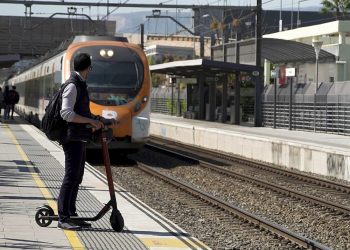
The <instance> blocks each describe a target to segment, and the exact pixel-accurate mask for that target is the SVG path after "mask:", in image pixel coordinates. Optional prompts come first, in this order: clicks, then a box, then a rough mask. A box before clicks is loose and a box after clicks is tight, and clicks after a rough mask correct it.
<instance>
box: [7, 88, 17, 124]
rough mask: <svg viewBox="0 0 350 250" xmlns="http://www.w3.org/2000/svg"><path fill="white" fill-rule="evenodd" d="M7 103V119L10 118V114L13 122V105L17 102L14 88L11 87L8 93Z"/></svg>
mask: <svg viewBox="0 0 350 250" xmlns="http://www.w3.org/2000/svg"><path fill="white" fill-rule="evenodd" d="M8 102H9V106H10V107H9V113H8V116H9V117H8V119H9V118H10V113H11V119H12V120H13V112H14V111H15V105H16V104H17V103H18V102H19V94H18V92H17V91H16V86H12V89H11V90H9V92H8Z"/></svg>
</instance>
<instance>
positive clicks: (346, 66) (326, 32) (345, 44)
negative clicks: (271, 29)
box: [264, 20, 350, 83]
mask: <svg viewBox="0 0 350 250" xmlns="http://www.w3.org/2000/svg"><path fill="white" fill-rule="evenodd" d="M349 32H350V21H340V20H338V21H333V22H328V23H323V24H318V25H313V26H307V27H301V28H297V29H292V30H286V31H282V32H277V33H271V34H267V35H264V38H275V39H284V40H292V41H296V42H301V43H305V44H309V45H311V44H312V41H315V40H317V41H322V42H323V45H322V48H321V49H322V50H325V51H327V52H329V53H331V54H333V55H334V56H335V59H336V60H335V62H332V63H329V62H327V63H324V62H320V65H319V67H320V69H319V82H339V81H348V80H350V74H349V72H350V36H349ZM290 66H293V64H290ZM294 66H297V67H298V76H297V78H298V79H297V82H298V83H309V82H314V81H315V73H314V72H315V61H312V62H306V63H303V64H302V65H300V64H299V65H298V62H296V63H294Z"/></svg>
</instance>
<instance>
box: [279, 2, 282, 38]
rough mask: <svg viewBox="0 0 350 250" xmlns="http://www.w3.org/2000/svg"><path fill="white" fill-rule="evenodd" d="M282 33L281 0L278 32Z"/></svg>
mask: <svg viewBox="0 0 350 250" xmlns="http://www.w3.org/2000/svg"><path fill="white" fill-rule="evenodd" d="M281 31H282V0H281V2H280V21H279V32H281Z"/></svg>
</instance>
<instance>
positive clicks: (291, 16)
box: [290, 0, 294, 30]
mask: <svg viewBox="0 0 350 250" xmlns="http://www.w3.org/2000/svg"><path fill="white" fill-rule="evenodd" d="M293 12H294V1H293V0H292V11H291V13H290V29H291V30H292V29H293V19H294V18H293V14H294V13H293Z"/></svg>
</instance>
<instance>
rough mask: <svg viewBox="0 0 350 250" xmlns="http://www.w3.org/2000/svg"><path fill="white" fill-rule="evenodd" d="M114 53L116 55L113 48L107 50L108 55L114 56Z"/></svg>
mask: <svg viewBox="0 0 350 250" xmlns="http://www.w3.org/2000/svg"><path fill="white" fill-rule="evenodd" d="M113 55H114V51H113V50H111V49H110V50H108V51H107V56H108V57H112V56H113Z"/></svg>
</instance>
